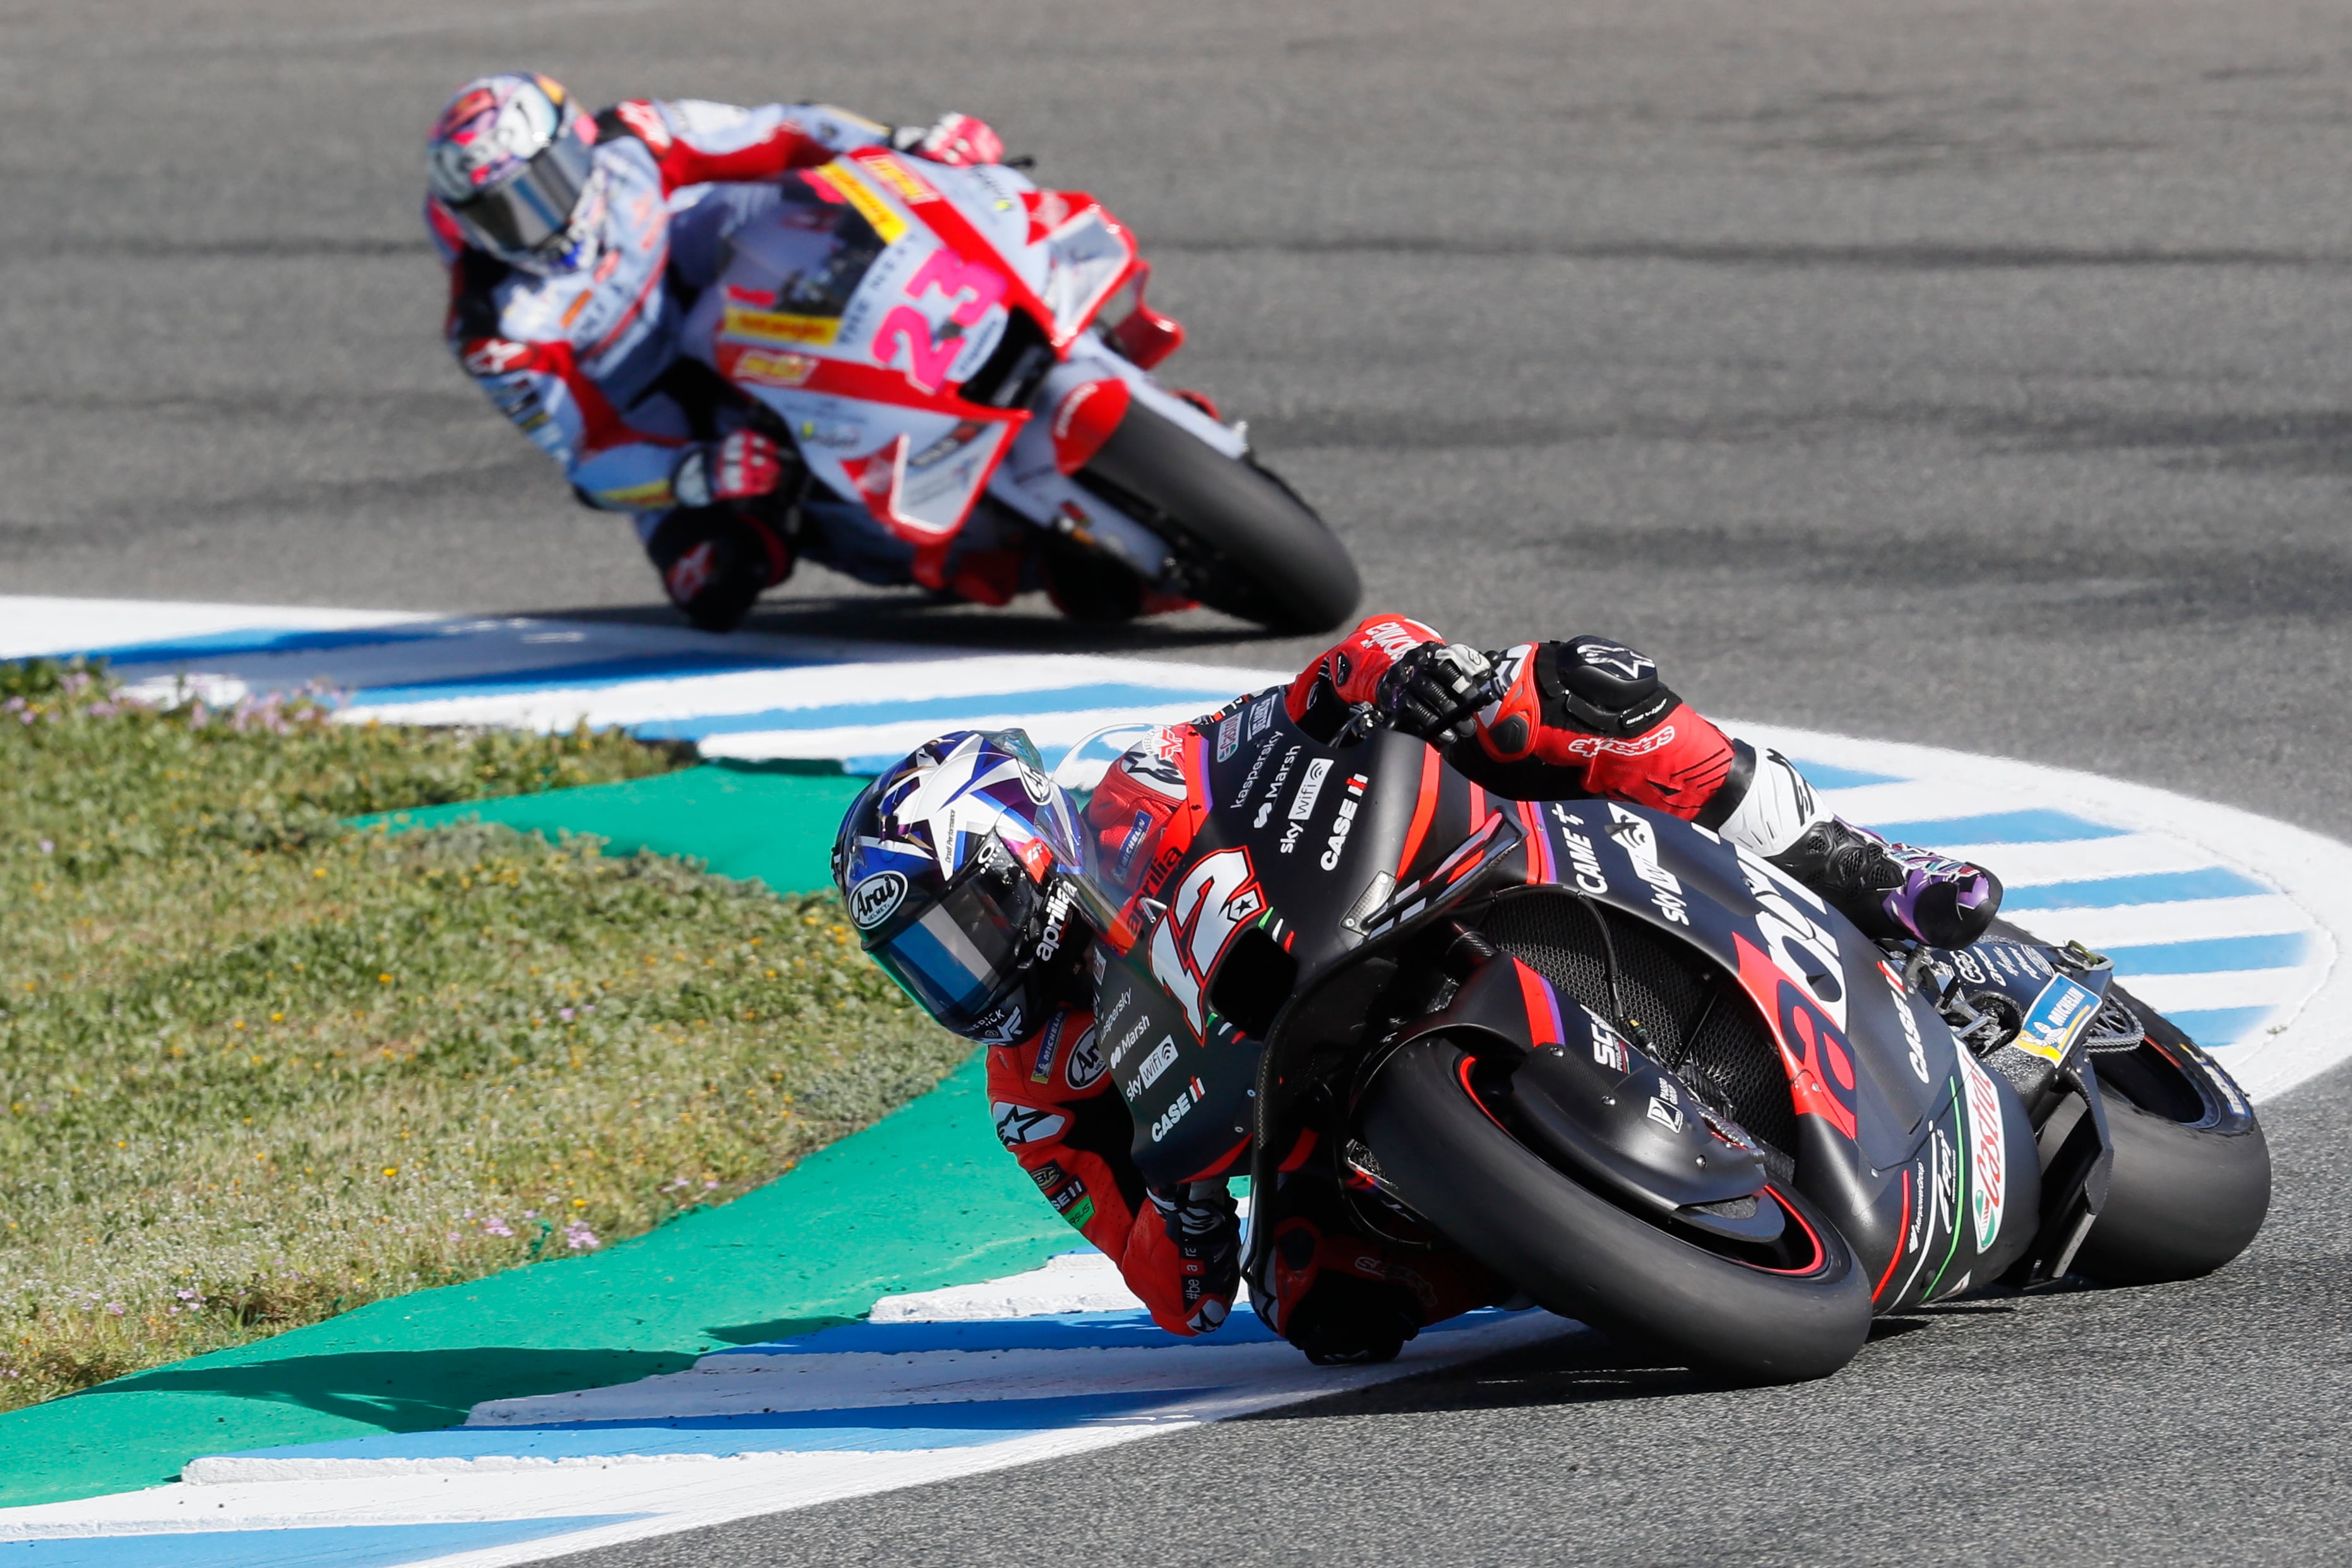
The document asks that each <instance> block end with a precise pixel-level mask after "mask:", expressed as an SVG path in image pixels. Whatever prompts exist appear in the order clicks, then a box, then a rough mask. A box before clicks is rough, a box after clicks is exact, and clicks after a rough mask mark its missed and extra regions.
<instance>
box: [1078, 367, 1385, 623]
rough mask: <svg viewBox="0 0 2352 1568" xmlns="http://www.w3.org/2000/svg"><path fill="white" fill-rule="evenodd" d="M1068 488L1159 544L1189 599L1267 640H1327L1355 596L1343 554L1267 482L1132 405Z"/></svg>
mask: <svg viewBox="0 0 2352 1568" xmlns="http://www.w3.org/2000/svg"><path fill="white" fill-rule="evenodd" d="M1077 477H1078V482H1079V483H1080V484H1082V485H1085V486H1087V487H1088V488H1090V489H1094V490H1096V491H1097V492H1098V493H1100V494H1101V495H1102V497H1103V498H1104V499H1105V500H1106V501H1108V502H1109V503H1111V504H1112V505H1113V506H1116V507H1119V508H1120V509H1121V510H1123V511H1127V512H1129V513H1130V514H1131V515H1132V516H1134V517H1135V520H1136V521H1138V522H1139V523H1141V524H1143V525H1144V526H1145V527H1146V528H1150V529H1151V530H1152V531H1153V532H1155V533H1157V534H1159V535H1160V537H1161V538H1164V539H1166V540H1167V541H1168V542H1169V544H1170V546H1171V547H1172V548H1173V549H1174V550H1175V552H1176V555H1177V558H1178V559H1179V560H1180V561H1181V563H1182V567H1183V570H1184V574H1185V577H1186V579H1187V581H1186V589H1187V591H1189V592H1190V593H1191V595H1192V597H1193V598H1195V599H1197V600H1199V601H1201V602H1202V603H1203V604H1206V605H1208V606H1209V607H1210V608H1211V609H1213V610H1222V611H1223V612H1225V613H1226V614H1228V615H1234V616H1238V617H1240V618H1241V619H1242V620H1244V621H1255V622H1257V623H1258V624H1260V625H1262V626H1265V627H1267V628H1269V629H1271V630H1273V631H1276V632H1328V631H1329V630H1331V629H1332V628H1333V627H1335V626H1337V625H1339V623H1340V622H1342V621H1345V620H1346V619H1347V618H1348V615H1349V612H1352V611H1353V610H1354V609H1355V608H1356V601H1357V600H1358V599H1359V598H1360V597H1361V595H1362V592H1363V589H1362V585H1361V584H1360V582H1359V581H1358V580H1357V577H1356V563H1355V562H1354V561H1353V560H1351V559H1349V556H1348V550H1347V547H1346V546H1345V545H1342V544H1341V543H1340V542H1339V538H1337V537H1336V536H1335V535H1334V534H1333V533H1332V532H1331V530H1330V529H1329V528H1328V527H1326V526H1325V525H1324V522H1323V519H1322V518H1320V517H1317V516H1316V515H1315V512H1314V510H1313V508H1311V507H1308V506H1307V503H1306V502H1304V501H1302V500H1300V499H1299V498H1298V497H1297V496H1296V495H1294V494H1293V493H1292V492H1291V490H1290V487H1289V486H1286V485H1285V484H1284V483H1283V482H1282V481H1281V480H1279V479H1277V478H1276V477H1275V476H1274V475H1273V474H1271V473H1269V472H1267V471H1266V470H1265V469H1263V468H1260V467H1258V466H1257V465H1255V463H1253V462H1249V461H1247V460H1245V459H1235V458H1232V457H1228V456H1226V455H1224V454H1223V453H1222V452H1219V451H1217V450H1216V449H1215V448H1214V447H1212V446H1210V445H1208V444H1205V443H1203V442H1202V441H1201V440H1199V439H1198V438H1197V437H1195V436H1194V435H1192V434H1191V433H1190V432H1189V431H1187V430H1185V429H1184V428H1183V427H1182V426H1181V425H1179V424H1177V423H1175V422H1174V421H1173V420H1171V419H1169V418H1167V417H1165V416H1164V415H1162V414H1160V413H1156V412H1154V411H1153V410H1151V409H1150V408H1148V407H1146V406H1145V405H1144V404H1143V403H1142V402H1133V403H1130V404H1129V405H1128V410H1127V414H1126V417H1124V418H1123V419H1121V420H1120V421H1119V424H1118V429H1117V430H1115V431H1113V432H1112V433H1111V436H1110V439H1109V440H1108V441H1107V442H1105V443H1103V445H1102V449H1101V450H1100V451H1098V452H1097V453H1096V454H1095V455H1094V459H1093V461H1091V462H1089V463H1088V464H1087V465H1086V467H1085V468H1083V469H1081V470H1079V472H1078V476H1077Z"/></svg>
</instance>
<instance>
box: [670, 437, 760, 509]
mask: <svg viewBox="0 0 2352 1568" xmlns="http://www.w3.org/2000/svg"><path fill="white" fill-rule="evenodd" d="M783 480H784V465H783V460H782V457H781V455H779V454H778V452H777V450H776V444H775V443H774V442H772V441H771V440H769V439H768V438H767V437H766V436H764V435H761V434H759V433H758V432H756V431H751V430H739V431H737V432H736V433H735V434H732V435H730V436H727V437H724V438H723V439H721V440H719V441H715V442H712V443H711V444H709V445H708V446H697V447H695V448H693V449H692V450H691V451H689V452H688V453H687V455H685V456H684V457H682V458H680V459H678V465H677V468H676V469H675V470H674V471H672V473H671V475H670V480H669V487H670V492H671V494H673V495H675V496H676V497H677V504H678V505H679V506H681V507H709V506H715V505H717V504H718V503H719V502H721V501H748V500H750V499H751V498H752V497H755V496H765V495H769V494H772V492H773V491H774V490H775V488H776V486H779V485H781V484H782V483H783Z"/></svg>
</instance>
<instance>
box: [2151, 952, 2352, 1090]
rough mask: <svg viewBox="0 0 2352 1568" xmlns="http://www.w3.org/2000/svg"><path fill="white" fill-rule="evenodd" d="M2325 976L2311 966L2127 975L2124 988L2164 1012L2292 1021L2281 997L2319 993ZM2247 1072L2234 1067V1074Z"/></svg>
mask: <svg viewBox="0 0 2352 1568" xmlns="http://www.w3.org/2000/svg"><path fill="white" fill-rule="evenodd" d="M2324 973H2325V971H2322V970H2320V969H2317V968H2308V967H2300V968H2293V969H2225V970H2221V971H2219V972H2217V973H2211V974H2203V975H2140V976H2137V977H2133V976H2126V977H2124V985H2125V988H2126V989H2128V990H2129V991H2130V992H2131V994H2132V995H2134V996H2136V997H2137V998H2139V999H2140V1000H2142V1001H2144V1002H2146V1003H2147V1005H2148V1006H2150V1007H2152V1008H2154V1009H2156V1010H2157V1011H2158V1012H2160V1013H2187V1012H2196V1011H2198V1010H2199V1009H2203V1008H2278V1009H2280V1010H2281V1011H2282V1012H2284V1013H2286V1014H2288V1015H2289V1016H2290V1017H2291V1016H2293V1013H2294V1008H2293V1006H2292V1004H2284V1005H2283V1004H2282V1003H2281V1002H2280V1000H2279V998H2280V997H2281V996H2283V995H2284V996H2293V995H2294V993H2295V992H2296V991H2298V990H2305V989H2314V990H2315V989H2316V988H2318V985H2319V982H2320V980H2321V979H2322V977H2323V976H2324ZM2273 1016H2274V1017H2275V1015H2273ZM2262 1043H2263V1042H2261V1041H2257V1042H2255V1043H2253V1044H2250V1045H2246V1046H2242V1047H2240V1048H2239V1049H2237V1050H2235V1051H2231V1052H2230V1053H2229V1054H2228V1055H2227V1056H2226V1057H2224V1058H2223V1060H2224V1061H2228V1062H2231V1063H2243V1062H2244V1061H2246V1060H2247V1057H2248V1056H2249V1055H2250V1054H2251V1053H2252V1052H2254V1051H2259V1050H2260V1049H2262ZM2238 1071H2242V1069H2241V1068H2233V1069H2232V1076H2236V1074H2237V1072H2238ZM2240 1087H2241V1088H2243V1087H2244V1085H2243V1084H2241V1085H2240ZM2248 1092H2250V1093H2251V1092H2252V1091H2251V1090H2249V1091H2248Z"/></svg>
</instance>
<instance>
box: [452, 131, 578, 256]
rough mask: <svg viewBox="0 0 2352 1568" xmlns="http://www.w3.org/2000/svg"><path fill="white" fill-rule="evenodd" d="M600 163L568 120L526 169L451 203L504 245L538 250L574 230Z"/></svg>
mask: <svg viewBox="0 0 2352 1568" xmlns="http://www.w3.org/2000/svg"><path fill="white" fill-rule="evenodd" d="M595 167H596V154H595V151H594V149H593V148H592V147H591V146H590V145H589V144H588V143H587V142H585V141H581V140H580V137H579V135H578V134H577V133H576V132H575V131H573V130H572V128H571V127H570V126H569V125H567V126H565V127H564V128H563V129H562V131H558V132H556V135H555V140H554V141H550V142H549V143H548V144H547V145H546V146H544V147H542V148H541V149H540V150H539V152H536V153H534V154H533V155H532V157H531V160H530V162H528V163H526V164H524V165H523V166H522V172H520V173H518V174H516V175H514V176H513V177H512V178H511V179H509V180H508V181H507V182H506V183H503V184H500V185H496V186H493V187H492V188H491V189H489V190H487V191H484V192H483V193H481V194H479V195H478V196H469V197H467V199H466V200H464V201H462V202H451V203H449V204H448V207H449V210H450V211H451V212H452V213H454V214H457V217H458V218H459V219H460V220H461V221H463V222H464V223H465V224H466V225H467V226H469V227H471V228H472V229H473V230H474V231H475V232H476V233H478V234H479V235H481V236H482V238H484V239H486V240H488V241H489V242H490V244H491V245H492V246H495V247H497V248H498V249H499V250H503V251H510V252H516V253H535V252H538V251H541V250H544V249H547V248H548V247H550V246H555V245H560V244H562V241H563V237H564V235H567V234H569V233H570V232H571V229H572V211H573V209H574V208H576V207H578V206H579V204H580V193H581V192H582V191H583V190H585V189H586V188H587V186H588V176H589V175H590V174H591V173H593V172H595Z"/></svg>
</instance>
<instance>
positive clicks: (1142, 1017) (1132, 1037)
mask: <svg viewBox="0 0 2352 1568" xmlns="http://www.w3.org/2000/svg"><path fill="white" fill-rule="evenodd" d="M1150 1027H1151V1015H1150V1013H1138V1014H1136V1015H1135V1021H1134V1022H1133V1023H1131V1024H1129V1025H1128V1026H1127V1032H1126V1033H1125V1034H1123V1035H1120V1036H1119V1037H1118V1044H1117V1045H1115V1046H1113V1047H1111V1051H1110V1064H1111V1065H1112V1066H1113V1067H1117V1066H1118V1064H1119V1063H1120V1062H1122V1061H1126V1060H1127V1052H1128V1049H1129V1047H1130V1046H1132V1045H1134V1044H1135V1042H1136V1041H1137V1040H1141V1039H1142V1038H1143V1031H1144V1030H1147V1029H1149V1028H1150Z"/></svg>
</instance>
